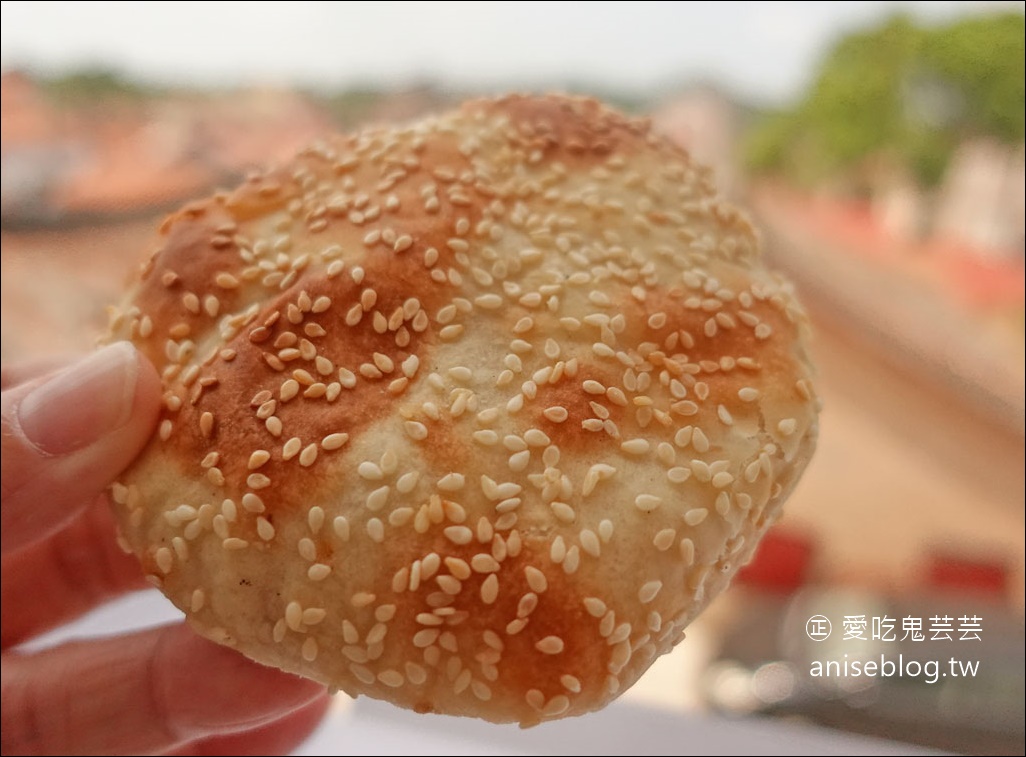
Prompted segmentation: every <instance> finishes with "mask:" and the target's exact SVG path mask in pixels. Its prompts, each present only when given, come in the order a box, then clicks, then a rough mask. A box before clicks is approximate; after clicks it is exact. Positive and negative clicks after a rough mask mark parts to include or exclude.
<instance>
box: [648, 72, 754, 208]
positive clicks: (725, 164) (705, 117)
mask: <svg viewBox="0 0 1026 757" xmlns="http://www.w3.org/2000/svg"><path fill="white" fill-rule="evenodd" d="M652 120H653V122H654V123H655V125H656V128H657V129H659V131H661V132H662V133H663V134H665V135H666V136H668V137H669V138H670V139H672V140H673V141H675V142H677V143H678V144H680V145H683V146H684V147H685V148H687V150H688V151H689V152H690V153H691V154H692V156H693V157H694V158H695V159H696V160H697V161H698V162H699V163H703V164H705V165H707V166H709V167H710V168H712V170H713V173H714V174H715V176H716V185H717V186H718V187H719V188H720V191H722V192H723V193H724V194H726V195H728V196H729V195H734V194H736V193H738V192H739V191H740V189H741V186H740V185H741V173H740V168H739V160H738V144H739V142H740V140H741V131H742V128H743V125H744V109H743V108H742V107H741V106H739V105H737V104H736V103H735V102H734V101H733V100H731V99H730V98H729V97H728V96H727V95H725V94H724V93H723V92H722V91H720V90H719V89H717V88H716V87H713V86H710V85H702V86H697V87H693V88H690V89H687V90H685V91H683V92H681V93H679V94H675V95H674V96H673V97H671V98H667V99H666V100H664V101H663V102H662V103H661V104H660V105H658V106H656V107H655V108H654V109H653V111H652Z"/></svg>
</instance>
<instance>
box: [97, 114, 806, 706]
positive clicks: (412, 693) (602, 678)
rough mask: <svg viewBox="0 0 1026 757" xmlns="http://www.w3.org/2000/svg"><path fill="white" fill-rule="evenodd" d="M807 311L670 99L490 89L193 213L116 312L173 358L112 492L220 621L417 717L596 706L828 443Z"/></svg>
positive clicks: (136, 335)
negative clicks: (664, 113)
mask: <svg viewBox="0 0 1026 757" xmlns="http://www.w3.org/2000/svg"><path fill="white" fill-rule="evenodd" d="M805 332H806V318H805V315H804V314H803V311H802V309H801V307H800V306H799V305H798V303H797V302H796V301H795V298H794V296H793V293H792V290H791V287H790V286H789V285H788V284H787V283H786V282H785V281H783V280H782V279H781V278H780V277H778V276H777V275H775V274H773V273H770V272H769V271H767V270H766V269H765V268H764V267H763V263H762V261H761V259H760V256H759V247H758V242H757V239H756V236H755V233H754V232H753V229H752V227H751V225H750V224H749V222H748V221H747V220H746V218H745V217H744V216H743V215H742V214H741V213H739V212H738V211H737V210H736V209H735V208H733V207H732V206H731V205H729V204H728V203H726V202H724V201H722V200H721V199H719V198H718V197H717V196H716V193H715V190H714V188H713V186H712V184H711V180H710V175H709V173H708V172H707V171H706V170H704V169H702V168H700V167H698V166H696V165H695V164H694V163H693V162H692V161H691V159H690V158H689V157H688V155H687V154H686V153H685V152H683V151H682V150H681V149H679V148H677V147H675V146H674V145H672V144H670V143H669V142H667V141H665V140H663V139H660V138H659V137H657V136H655V135H653V134H652V133H651V132H650V130H649V127H648V125H647V124H646V123H645V122H644V121H640V120H630V119H628V118H626V117H624V116H621V115H619V114H617V113H616V112H614V111H612V110H610V109H608V108H606V107H604V106H603V105H601V104H599V103H597V102H595V101H593V100H586V99H575V98H568V97H557V96H550V97H526V96H512V97H506V98H503V99H499V100H492V101H475V102H470V103H468V104H466V105H464V106H463V107H461V108H460V109H458V110H455V111H454V112H451V113H447V114H445V115H442V116H438V117H433V118H427V119H425V120H423V121H420V122H418V123H415V124H413V125H411V126H407V127H402V128H380V129H371V130H367V131H364V132H361V133H359V134H355V135H352V136H346V137H338V138H334V139H326V140H325V141H323V142H320V143H318V144H315V145H313V146H312V147H310V148H309V149H308V150H306V151H305V152H303V153H301V154H300V155H299V156H298V157H297V158H296V160H295V161H294V162H293V163H291V164H290V165H287V166H284V167H281V168H278V169H276V170H271V171H269V172H267V173H259V174H255V175H253V176H251V177H250V178H248V179H247V180H246V181H245V183H243V185H242V186H241V187H239V188H238V189H236V190H234V191H231V192H220V193H217V194H215V195H214V196H213V197H211V198H210V199H207V200H203V201H200V202H196V203H192V204H190V205H188V206H186V207H185V208H183V209H182V210H181V211H179V212H177V213H175V214H174V215H172V216H171V217H170V218H168V219H167V220H166V221H165V223H164V224H163V226H162V227H161V229H160V236H159V241H158V243H157V247H156V250H155V252H154V253H153V255H152V257H151V258H150V259H149V261H148V262H147V263H146V264H145V265H144V267H143V268H142V271H141V274H140V276H139V277H138V281H137V282H136V283H135V284H134V285H133V286H132V287H131V290H130V291H129V293H128V295H127V299H126V301H125V303H124V304H123V305H122V307H121V308H119V309H118V310H117V311H116V312H115V313H114V314H113V317H112V326H111V338H113V339H130V340H132V341H133V342H134V343H135V344H136V345H137V346H138V347H139V348H140V349H141V350H142V351H143V352H144V353H145V354H146V355H147V356H148V357H149V358H150V359H151V360H152V361H153V362H154V363H155V364H156V365H157V367H158V369H159V370H160V372H161V375H162V377H163V382H164V386H165V389H166V394H165V409H164V411H163V416H162V420H161V421H160V425H159V433H158V434H157V435H156V436H155V438H154V439H153V440H152V442H151V443H150V445H149V446H148V447H147V449H146V450H145V452H144V453H143V454H142V455H141V456H140V457H139V458H138V460H137V461H136V462H135V463H134V465H133V466H132V467H131V468H130V469H129V470H128V471H127V472H126V473H125V474H124V476H123V478H122V479H121V480H120V481H119V482H118V483H117V484H115V485H114V487H113V499H114V501H115V503H116V510H117V514H118V518H119V522H120V526H121V530H122V538H123V542H124V546H125V547H126V548H127V549H129V550H131V551H132V552H134V553H135V554H136V555H137V556H138V557H139V560H140V562H141V563H142V566H143V568H144V570H145V572H146V573H147V574H148V576H149V577H150V580H151V581H152V582H153V583H154V584H155V585H156V586H158V587H160V589H161V590H162V591H163V592H164V593H165V594H166V595H167V596H168V597H169V598H170V599H171V600H172V601H173V602H174V603H175V604H176V605H177V606H178V607H179V608H181V609H182V610H183V611H184V612H185V613H186V615H187V617H188V619H189V622H190V623H191V624H192V626H193V627H194V628H195V629H196V630H197V631H198V632H199V633H201V634H203V635H205V636H208V637H210V638H212V639H214V640H216V641H218V642H221V643H222V644H227V645H230V646H232V647H235V648H236V649H238V650H239V651H240V652H242V653H243V654H246V655H248V656H249V657H251V658H253V659H255V660H257V661H259V662H262V663H265V664H267V665H274V666H278V667H280V668H283V669H285V670H289V671H292V672H294V673H298V674H300V675H303V676H307V677H309V678H313V679H316V680H318V681H322V682H323V683H325V684H327V685H330V686H333V687H338V688H340V689H343V690H345V691H346V692H348V693H350V694H352V695H359V694H367V695H370V696H374V697H378V698H383V699H388V700H390V701H392V702H395V703H397V704H399V705H402V706H404V707H409V708H413V709H414V710H417V711H421V712H428V711H432V712H442V713H449V714H457V715H473V716H477V717H481V718H485V719H487V720H492V721H500V722H504V721H517V722H520V723H522V724H525V725H529V724H533V723H537V722H539V721H541V720H545V719H551V718H556V717H560V716H564V715H573V714H580V713H583V712H586V711H589V710H594V709H596V708H599V707H601V706H602V705H604V704H605V703H607V702H608V701H610V700H611V699H612V698H613V697H614V696H615V695H616V694H617V693H618V692H622V691H623V690H624V689H626V688H627V687H628V686H629V685H631V683H633V682H634V681H635V680H636V679H637V678H638V676H639V675H640V674H641V673H642V672H643V671H644V670H645V669H646V668H647V667H648V666H649V665H650V663H651V662H652V661H653V660H654V659H655V657H656V656H658V655H660V654H662V653H664V652H667V651H668V650H670V648H671V647H673V645H674V644H675V643H677V642H678V641H679V640H680V639H681V638H682V631H683V629H684V627H685V626H687V624H688V623H689V622H690V621H691V620H692V619H693V618H694V617H695V615H696V614H697V613H698V612H699V611H700V610H701V609H702V607H703V606H704V605H705V604H706V603H707V602H708V601H709V600H710V599H711V598H712V597H714V596H715V595H716V594H718V593H719V592H720V591H721V590H722V589H723V588H724V587H725V586H726V585H727V583H728V581H729V580H730V578H731V576H732V575H733V573H734V572H735V571H736V570H737V568H738V567H739V566H740V565H741V564H742V563H744V562H745V560H746V559H747V558H748V557H749V556H750V555H751V553H752V551H753V549H754V548H755V545H756V542H757V541H758V539H759V537H760V535H761V534H762V533H763V532H764V531H765V530H766V529H767V528H768V527H769V525H770V524H771V523H772V522H773V521H774V520H775V519H776V518H777V516H778V515H779V513H780V506H781V504H782V503H783V501H784V499H785V498H786V497H787V495H788V493H789V492H790V491H791V489H792V487H793V486H794V484H795V482H796V481H797V480H798V477H799V475H800V474H801V472H802V470H803V469H804V467H805V465H806V463H807V462H808V460H809V458H810V455H811V454H812V450H813V447H814V442H815V438H816V432H817V401H816V398H815V396H814V394H813V388H812V384H811V382H810V371H811V368H810V363H809V359H808V356H807V352H806V336H805Z"/></svg>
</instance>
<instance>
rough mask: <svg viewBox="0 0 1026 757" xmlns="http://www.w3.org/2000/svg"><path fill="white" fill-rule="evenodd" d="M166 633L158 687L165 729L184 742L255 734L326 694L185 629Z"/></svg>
mask: <svg viewBox="0 0 1026 757" xmlns="http://www.w3.org/2000/svg"><path fill="white" fill-rule="evenodd" d="M167 633H168V634H169V638H168V639H167V641H166V643H165V644H163V645H162V649H161V651H160V653H159V657H158V660H157V668H156V669H157V672H158V676H157V681H158V683H159V685H160V687H161V689H160V690H161V691H163V692H164V694H165V695H166V700H165V701H166V703H167V706H166V708H165V711H166V712H167V717H168V721H169V727H170V729H171V730H172V731H174V732H175V733H178V734H180V735H182V736H184V737H188V738H198V737H203V736H207V735H214V734H217V733H224V732H231V731H237V730H246V729H250V728H254V727H256V726H258V725H260V724H262V723H265V722H266V721H268V720H270V719H273V718H276V717H281V716H282V715H284V714H285V713H289V712H292V711H294V710H296V709H298V708H300V707H303V706H305V705H307V704H309V703H310V702H312V701H314V700H316V699H317V698H318V697H321V696H323V694H324V692H325V687H324V686H323V685H322V684H319V683H316V682H314V681H310V680H308V679H305V678H300V677H298V676H295V675H293V674H291V673H286V672H284V671H281V670H278V669H277V668H272V667H268V666H265V665H261V664H259V663H256V662H254V661H252V660H250V659H248V658H246V657H244V656H243V655H242V654H240V653H239V652H236V651H235V650H233V649H230V648H228V647H225V646H221V645H219V644H216V643H214V642H212V641H210V640H208V639H204V638H201V637H200V636H197V635H196V634H195V633H194V632H193V631H191V630H190V629H188V628H187V627H185V626H176V627H174V628H171V629H168V632H167ZM186 692H189V695H187V696H186V695H185V694H186Z"/></svg>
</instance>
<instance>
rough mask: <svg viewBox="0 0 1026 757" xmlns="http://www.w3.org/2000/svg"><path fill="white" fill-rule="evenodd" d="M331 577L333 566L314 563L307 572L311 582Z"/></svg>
mask: <svg viewBox="0 0 1026 757" xmlns="http://www.w3.org/2000/svg"><path fill="white" fill-rule="evenodd" d="M329 575H331V566H330V565H325V564H324V563H314V564H313V565H311V566H310V567H309V568H307V571H306V576H307V578H309V579H310V580H311V581H323V580H324V579H325V578H327V577H328V576H329Z"/></svg>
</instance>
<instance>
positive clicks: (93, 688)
mask: <svg viewBox="0 0 1026 757" xmlns="http://www.w3.org/2000/svg"><path fill="white" fill-rule="evenodd" d="M54 367H55V366H54V365H53V364H50V365H45V364H37V365H35V366H25V367H22V368H14V369H8V368H6V367H5V368H4V369H3V376H2V388H3V392H2V411H3V437H2V451H3V471H2V473H3V475H2V505H0V548H2V570H0V579H2V580H0V583H2V603H3V613H2V615H0V621H2V622H0V626H2V634H0V643H2V648H3V666H2V701H3V708H2V728H0V737H2V738H0V740H2V746H3V753H4V754H79V753H81V754H97V753H126V754H141V753H174V754H273V753H276V752H285V751H288V750H290V749H291V748H293V747H294V746H296V745H297V744H299V743H300V742H301V741H302V740H303V739H304V738H305V737H306V736H307V735H308V734H309V732H310V731H311V730H312V729H313V728H314V727H315V726H316V724H317V723H318V722H319V721H320V719H321V717H322V715H323V714H324V711H325V709H326V708H327V701H328V699H327V695H326V693H325V689H324V687H322V686H319V685H317V684H315V683H313V682H311V681H306V680H303V679H301V678H297V677H295V676H292V675H289V674H286V673H282V672H281V671H278V670H274V669H272V668H266V667H263V666H260V665H258V664H256V663H254V662H251V661H250V660H248V659H246V658H244V657H243V656H242V655H240V654H237V653H235V652H233V651H231V650H229V649H225V648H223V647H220V646H218V645H216V644H214V643H212V642H210V641H207V640H205V639H202V638H200V637H199V636H197V635H196V634H194V633H193V632H192V631H190V630H189V629H188V628H187V627H186V626H185V625H184V624H182V623H179V624H176V625H171V626H164V627H161V628H155V629H151V630H147V631H142V632H138V633H132V634H125V635H121V636H112V637H109V638H105V639H96V640H89V641H79V642H72V643H68V644H63V645H61V646H58V647H54V648H52V649H48V650H45V651H42V652H38V653H34V654H28V653H24V652H21V651H19V650H17V649H15V648H14V646H15V645H17V644H19V643H21V642H23V641H26V640H28V639H30V638H32V637H33V636H36V635H39V634H40V633H42V632H44V631H46V630H48V629H50V628H52V627H54V626H56V625H58V624H60V623H63V622H66V621H68V620H71V619H73V618H74V617H76V616H78V615H80V614H82V613H84V612H86V611H87V610H89V609H91V608H92V607H95V606H96V605H99V604H101V603H102V602H104V601H106V600H108V599H111V598H113V597H115V596H117V595H119V594H122V593H124V592H128V591H132V590H135V589H140V588H144V587H145V585H146V584H145V582H144V581H143V580H142V572H141V571H140V569H139V566H138V564H137V563H136V561H135V559H134V558H132V557H129V556H126V555H125V554H123V553H122V552H121V550H120V549H119V548H118V547H117V545H116V544H115V539H114V523H113V518H112V516H111V514H110V510H109V507H108V504H107V502H106V495H105V494H103V492H104V490H105V489H106V487H107V486H108V484H110V482H111V481H112V480H113V479H114V478H115V477H116V476H117V475H118V474H119V473H120V472H121V470H122V469H123V468H125V466H127V465H128V464H129V463H130V462H131V461H132V459H133V458H134V457H135V455H136V454H137V453H138V452H139V450H141V449H142V447H143V445H144V444H145V443H146V441H147V439H148V438H149V437H150V434H151V433H152V432H153V428H154V425H155V423H156V420H157V413H158V409H159V404H160V380H159V378H158V377H157V374H156V371H155V370H154V369H153V367H152V366H151V365H150V364H149V362H148V361H146V359H145V358H143V357H142V356H140V355H139V354H138V353H137V352H136V351H135V350H134V349H133V348H132V347H131V346H130V345H129V344H127V343H124V342H122V343H118V344H114V345H111V346H109V347H106V348H105V349H103V350H101V351H99V352H97V353H95V354H93V355H91V356H90V357H88V358H86V359H84V360H81V361H80V362H77V363H75V364H73V365H71V366H69V367H67V368H65V369H64V370H62V371H59V372H54V371H53V369H54Z"/></svg>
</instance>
